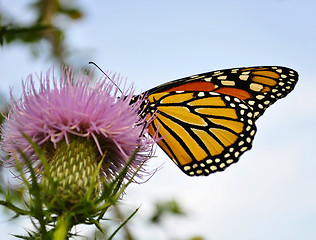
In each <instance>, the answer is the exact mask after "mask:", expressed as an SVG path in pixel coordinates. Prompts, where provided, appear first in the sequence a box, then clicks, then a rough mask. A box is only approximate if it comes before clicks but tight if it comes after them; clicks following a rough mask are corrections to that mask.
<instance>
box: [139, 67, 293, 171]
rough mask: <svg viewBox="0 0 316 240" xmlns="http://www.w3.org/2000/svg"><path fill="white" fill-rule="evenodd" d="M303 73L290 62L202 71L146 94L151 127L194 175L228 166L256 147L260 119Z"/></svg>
mask: <svg viewBox="0 0 316 240" xmlns="http://www.w3.org/2000/svg"><path fill="white" fill-rule="evenodd" d="M297 80H298V74H297V73H296V72H295V71H294V70H292V69H289V68H285V67H251V68H235V69H226V70H220V71H214V72H208V73H202V74H198V75H194V76H190V77H187V78H182V79H178V80H174V81H171V82H168V83H165V84H162V85H160V86H157V87H155V88H153V89H151V90H149V91H147V92H145V93H144V94H146V96H147V99H146V101H145V104H144V105H143V109H142V116H143V117H144V118H147V119H150V118H151V117H154V118H153V120H152V121H151V122H150V124H149V127H148V128H149V133H150V135H152V136H156V135H157V133H158V136H159V137H161V138H162V139H161V140H160V141H159V142H158V145H159V146H160V147H161V148H162V149H163V150H164V151H165V152H166V154H167V155H168V156H169V157H170V158H171V159H172V160H173V161H174V162H175V163H176V164H177V166H178V167H179V168H180V169H181V170H182V171H183V172H184V173H186V174H187V175H189V176H200V175H204V176H207V175H209V174H211V173H214V172H217V171H223V170H224V169H225V168H227V167H228V166H230V165H231V164H232V163H235V162H237V161H238V160H239V157H240V156H241V155H242V154H243V153H244V152H245V151H247V150H249V149H251V146H252V141H253V138H254V136H255V133H256V126H255V121H256V120H257V119H258V117H260V116H261V115H262V114H263V113H264V111H265V110H266V108H267V107H269V106H270V105H271V104H273V103H274V102H275V101H277V100H278V99H280V98H283V97H285V96H286V95H287V94H288V93H289V92H290V91H292V90H293V88H294V86H295V84H296V82H297Z"/></svg>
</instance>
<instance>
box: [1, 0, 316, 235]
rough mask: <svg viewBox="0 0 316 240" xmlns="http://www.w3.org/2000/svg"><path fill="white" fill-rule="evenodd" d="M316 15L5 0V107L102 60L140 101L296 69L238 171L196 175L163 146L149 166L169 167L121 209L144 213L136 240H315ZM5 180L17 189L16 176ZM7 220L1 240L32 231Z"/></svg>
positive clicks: (307, 4) (291, 3)
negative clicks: (231, 72)
mask: <svg viewBox="0 0 316 240" xmlns="http://www.w3.org/2000/svg"><path fill="white" fill-rule="evenodd" d="M315 10H316V1H314V0H265V1H256V0H240V1H233V0H224V1H215V0H214V1H207V0H204V1H202V0H195V1H187V0H181V1H180V0H172V1H167V0H160V1H154V0H152V1H145V0H134V1H121V0H117V1H101V0H95V1H84V0H59V1H58V0H11V1H5V0H0V14H1V18H0V25H1V29H0V41H1V45H2V46H1V48H0V79H1V84H0V96H1V99H0V101H1V102H2V104H1V105H2V106H6V102H7V101H8V99H9V89H10V87H12V88H13V95H14V97H15V98H18V97H19V96H20V95H21V80H22V79H25V78H26V77H27V75H29V74H30V73H38V74H40V73H41V72H43V73H45V72H46V70H48V69H49V68H52V67H53V66H54V67H55V68H56V69H58V68H60V66H61V64H70V65H72V66H74V67H90V68H91V66H88V62H89V61H94V62H95V63H97V64H98V65H99V66H100V67H101V68H102V69H104V70H105V71H106V70H109V71H112V72H117V73H120V74H121V75H122V76H124V77H126V78H127V83H134V84H135V87H136V90H137V92H138V93H140V92H141V91H142V90H147V89H149V88H152V87H155V86H157V85H159V84H162V83H164V82H167V81H170V80H174V79H177V78H181V77H186V76H189V75H194V74H198V73H202V72H208V71H213V70H218V69H224V68H233V67H248V66H257V65H280V66H286V67H290V68H293V69H295V70H296V71H298V73H299V75H300V78H299V82H298V84H297V86H296V88H295V89H294V91H293V92H292V93H290V94H289V96H287V97H286V98H285V99H282V100H280V101H278V102H277V103H276V104H274V105H273V106H271V107H270V108H269V109H268V110H267V111H266V113H265V114H264V115H263V116H262V117H261V118H260V119H259V120H258V121H257V128H258V132H257V135H256V137H255V140H254V143H253V148H252V150H251V151H249V152H247V153H245V154H244V155H243V156H242V157H241V159H240V161H239V162H238V163H237V164H234V165H233V166H231V167H230V168H228V169H227V170H226V171H224V172H222V173H216V174H213V175H210V176H208V177H188V176H186V175H185V174H184V173H182V172H181V171H180V170H179V169H178V167H177V166H176V165H175V164H174V163H173V162H172V161H171V160H169V159H168V157H167V156H166V155H165V154H164V153H163V152H162V151H161V150H160V149H158V148H157V151H156V157H155V158H152V159H151V161H150V163H149V167H150V168H151V169H154V168H156V167H159V166H161V169H160V170H159V171H158V172H156V174H155V175H154V176H153V177H152V178H151V179H150V180H148V181H147V182H145V183H143V184H140V185H138V184H133V185H132V186H130V187H129V188H128V190H127V192H126V195H125V196H124V199H123V200H122V206H123V209H122V211H123V213H127V214H128V213H131V212H132V211H133V210H134V209H135V208H137V207H139V206H140V209H139V212H138V213H137V216H136V217H135V219H133V220H132V221H131V222H130V223H129V225H128V227H129V231H130V232H131V234H132V235H133V237H134V239H140V240H145V239H152V240H164V239H177V240H179V239H181V240H187V239H196V240H198V239H210V240H230V239H234V240H245V239H256V240H266V239H270V240H279V239H287V240H292V239H293V240H294V239H315V238H316V228H315V226H316V193H315V187H316V174H315V169H316V137H315V134H316V124H315V122H316V109H315V103H316V100H315V91H316V77H315V69H316V31H315V30H316V16H315ZM97 75H98V76H102V74H101V73H100V74H98V73H97ZM1 178H2V186H3V187H7V186H9V187H11V182H12V181H13V180H12V178H13V177H12V174H10V173H8V171H3V170H2V172H1ZM157 204H158V205H157ZM159 209H160V210H161V209H162V210H161V211H160V212H159ZM162 212H164V213H166V214H162ZM0 214H1V217H0V238H1V239H14V237H13V236H12V235H9V234H24V233H25V230H24V229H23V228H28V227H29V226H30V223H29V221H28V220H26V219H25V220H24V219H21V220H15V221H8V220H9V219H10V217H12V214H11V213H10V212H7V211H5V210H4V208H2V207H1V208H0ZM157 216H158V217H157ZM155 217H156V218H155ZM77 230H78V232H79V234H82V235H85V234H86V233H87V234H89V233H91V231H92V230H91V229H85V228H83V229H77ZM123 235H124V234H122V235H121V238H122V239H125V238H124V236H123ZM126 239H128V238H126Z"/></svg>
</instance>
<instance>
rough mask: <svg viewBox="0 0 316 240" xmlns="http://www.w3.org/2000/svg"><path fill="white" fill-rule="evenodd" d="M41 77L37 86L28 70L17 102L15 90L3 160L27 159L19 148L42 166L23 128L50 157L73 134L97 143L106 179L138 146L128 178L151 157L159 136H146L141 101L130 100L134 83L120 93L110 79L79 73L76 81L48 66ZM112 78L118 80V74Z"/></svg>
mask: <svg viewBox="0 0 316 240" xmlns="http://www.w3.org/2000/svg"><path fill="white" fill-rule="evenodd" d="M38 78H39V84H40V87H39V90H36V88H35V81H34V80H33V77H32V75H30V76H29V77H28V78H27V79H26V81H24V82H23V95H22V97H21V98H20V99H19V100H17V101H15V100H14V99H13V96H12V92H11V104H12V107H11V109H10V112H9V114H8V116H7V117H6V119H5V123H4V124H3V126H2V129H1V132H2V142H1V145H2V150H3V151H5V152H7V153H9V158H8V159H4V160H3V162H4V164H5V165H7V166H14V165H15V158H16V157H17V158H18V160H19V161H20V163H22V164H23V159H22V158H21V156H20V155H19V152H18V150H21V151H23V152H24V153H25V154H26V155H27V156H28V157H29V158H30V160H31V161H32V162H33V164H35V165H36V167H37V168H39V169H42V165H41V163H40V162H39V160H38V157H37V155H36V154H35V152H34V149H33V148H32V147H31V145H30V143H29V142H28V141H27V140H26V139H25V138H24V137H23V135H22V133H24V134H26V135H28V136H29V137H30V138H31V139H32V141H34V142H35V143H36V144H37V145H38V146H40V147H41V148H43V149H45V150H46V155H47V158H48V161H49V160H50V158H51V156H53V155H54V152H55V151H56V149H57V148H58V146H59V144H60V143H61V142H63V141H64V142H66V144H67V145H69V144H70V143H71V141H72V139H73V137H76V138H78V137H79V138H83V139H87V140H89V141H92V142H94V144H95V149H96V152H97V155H96V156H98V157H97V159H96V161H100V160H101V159H102V156H103V155H105V157H104V159H103V163H102V167H101V171H102V172H101V173H100V176H103V177H105V178H107V179H110V178H112V177H114V176H116V175H117V174H118V173H119V171H120V169H121V168H122V167H123V166H124V165H126V163H127V161H128V160H129V157H130V156H131V154H132V153H133V152H134V150H135V149H136V148H137V149H138V150H139V151H138V152H137V154H136V157H135V159H134V160H133V162H132V164H131V170H130V172H129V173H128V175H127V176H128V177H130V176H131V175H132V174H133V173H134V171H135V169H137V168H138V167H139V166H140V165H141V164H143V163H144V162H145V161H146V160H147V159H148V158H149V157H150V156H151V153H152V144H153V143H154V142H155V140H153V139H151V138H149V137H146V136H147V134H146V133H147V128H146V127H144V124H146V122H145V120H142V119H141V118H140V116H139V114H138V110H139V107H140V105H141V104H142V102H143V100H142V99H140V100H138V101H137V102H136V103H133V104H132V105H131V104H130V101H131V99H132V97H133V92H134V90H133V88H132V87H130V88H128V89H127V90H126V91H123V92H124V93H123V94H122V96H119V97H118V95H119V93H118V88H117V87H116V86H115V85H114V84H113V83H112V82H111V81H110V80H108V79H107V78H105V79H100V80H98V81H94V82H92V81H91V78H92V76H91V74H90V75H84V74H80V73H79V77H78V79H76V81H74V76H73V72H72V71H70V70H66V69H63V72H62V74H61V76H60V79H59V80H58V79H57V78H56V76H55V75H54V72H53V73H52V74H51V73H50V72H49V71H48V72H47V74H46V77H44V76H42V75H41V76H39V77H38ZM112 80H113V81H115V82H116V83H118V82H120V81H119V78H118V77H116V76H115V75H113V76H112Z"/></svg>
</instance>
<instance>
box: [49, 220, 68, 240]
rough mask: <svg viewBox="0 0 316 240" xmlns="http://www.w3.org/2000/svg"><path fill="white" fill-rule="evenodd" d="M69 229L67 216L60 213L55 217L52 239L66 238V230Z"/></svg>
mask: <svg viewBox="0 0 316 240" xmlns="http://www.w3.org/2000/svg"><path fill="white" fill-rule="evenodd" d="M70 230H71V225H70V221H69V216H67V215H62V216H59V217H58V219H57V225H56V228H55V232H54V235H53V240H63V239H66V238H67V235H68V232H69V231H70Z"/></svg>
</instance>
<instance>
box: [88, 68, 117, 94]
mask: <svg viewBox="0 0 316 240" xmlns="http://www.w3.org/2000/svg"><path fill="white" fill-rule="evenodd" d="M89 64H92V65H94V66H95V67H97V68H98V69H99V70H100V71H101V72H102V73H103V74H104V75H105V76H106V77H107V78H108V79H109V80H110V81H111V82H112V83H113V84H114V86H116V87H117V89H118V90H119V91H120V92H121V93H122V94H123V92H122V90H121V89H120V88H119V86H117V84H116V83H115V82H114V81H113V80H112V79H111V78H110V77H109V75H107V74H106V73H105V72H104V71H103V70H102V69H101V68H100V67H99V66H98V65H97V64H96V63H95V62H89Z"/></svg>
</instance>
